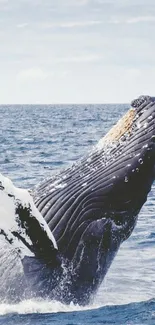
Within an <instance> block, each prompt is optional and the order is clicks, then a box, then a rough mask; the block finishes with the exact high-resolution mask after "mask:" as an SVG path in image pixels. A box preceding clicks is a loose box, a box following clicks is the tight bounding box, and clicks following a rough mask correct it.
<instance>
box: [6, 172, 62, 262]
mask: <svg viewBox="0 0 155 325" xmlns="http://www.w3.org/2000/svg"><path fill="white" fill-rule="evenodd" d="M0 234H1V235H3V236H4V238H5V239H6V241H7V242H9V243H10V244H11V245H13V247H14V248H15V249H16V250H17V251H18V253H19V254H20V256H21V258H24V256H35V257H36V258H38V259H41V260H42V261H44V260H45V262H48V263H49V262H52V260H53V262H54V261H55V259H56V256H57V244H56V241H55V238H54V236H53V234H52V233H51V231H50V229H49V227H48V225H47V224H46V221H45V220H44V218H43V217H42V215H41V214H40V212H39V211H38V210H37V208H36V207H35V205H34V202H33V198H32V197H31V195H30V194H29V192H28V191H27V190H23V189H19V188H16V187H15V186H14V185H13V183H12V182H11V181H10V180H9V179H8V178H6V177H4V176H3V175H1V174H0Z"/></svg>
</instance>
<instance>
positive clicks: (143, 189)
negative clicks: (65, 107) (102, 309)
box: [33, 96, 155, 304]
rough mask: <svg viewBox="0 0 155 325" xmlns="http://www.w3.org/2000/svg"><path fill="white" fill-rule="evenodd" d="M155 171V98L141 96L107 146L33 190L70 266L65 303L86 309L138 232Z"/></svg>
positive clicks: (63, 295) (59, 254)
mask: <svg viewBox="0 0 155 325" xmlns="http://www.w3.org/2000/svg"><path fill="white" fill-rule="evenodd" d="M154 166H155V99H154V98H153V97H149V96H141V97H139V98H138V99H136V100H134V101H133V102H132V104H131V110H130V111H129V113H127V115H126V117H125V118H124V119H123V121H122V123H121V124H120V125H118V127H115V129H113V131H112V132H111V133H109V135H107V136H106V137H105V138H104V140H103V144H101V145H100V146H98V147H95V148H94V150H93V152H92V153H90V154H89V155H88V156H86V157H85V158H84V159H82V160H81V161H80V162H78V163H77V164H75V165H74V166H72V168H69V169H67V170H65V171H62V173H60V174H59V175H57V176H55V178H51V179H49V180H46V181H45V182H43V183H42V184H40V185H39V186H38V187H37V188H36V189H35V190H34V192H33V197H34V202H35V204H36V206H37V208H38V209H39V211H40V212H41V214H42V216H43V217H44V218H45V220H46V222H47V224H48V226H49V228H50V229H51V231H52V233H53V235H54V237H55V239H56V242H57V245H58V251H57V257H58V259H59V261H60V268H61V261H64V263H65V265H67V269H68V271H67V273H68V279H69V280H68V283H65V281H64V291H63V293H61V298H62V300H64V301H65V302H70V301H73V302H75V303H80V304H85V303H88V302H89V300H90V297H91V295H92V294H93V293H95V292H96V290H97V288H98V287H99V285H100V284H101V282H102V281H103V278H104V276H105V274H106V272H107V270H108V268H109V266H110V264H111V262H112V260H113V258H114V256H115V255H116V253H117V251H118V249H119V247H120V244H121V243H122V242H123V241H124V240H126V239H127V238H128V237H129V236H130V234H131V233H132V231H133V229H134V227H135V224H136V221H137V216H138V213H139V211H140V209H141V207H142V206H143V204H144V203H145V201H146V200H147V195H148V193H149V192H150V190H151V185H152V183H153V181H154V178H155V173H154ZM43 244H44V243H43ZM48 258H49V259H50V256H48ZM131 262H132V261H131ZM58 268H59V267H58ZM59 271H60V270H59ZM60 274H61V271H60ZM60 277H61V275H60Z"/></svg>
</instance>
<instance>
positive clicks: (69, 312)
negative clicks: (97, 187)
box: [0, 104, 155, 325]
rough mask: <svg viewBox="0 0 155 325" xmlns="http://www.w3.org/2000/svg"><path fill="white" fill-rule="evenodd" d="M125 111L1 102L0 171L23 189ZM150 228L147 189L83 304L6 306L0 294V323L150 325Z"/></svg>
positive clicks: (152, 204)
mask: <svg viewBox="0 0 155 325" xmlns="http://www.w3.org/2000/svg"><path fill="white" fill-rule="evenodd" d="M128 108H129V105H114V104H107V105H5V106H4V105H1V106H0V124H1V125H0V143H1V145H0V172H1V173H2V174H3V175H5V176H7V177H9V178H10V179H11V180H12V181H13V183H14V184H15V185H16V186H19V187H22V188H30V189H31V188H33V187H34V186H35V185H36V184H37V183H38V182H40V181H41V180H43V179H44V178H47V177H49V176H51V175H52V174H54V173H56V172H58V171H59V170H61V169H62V168H66V167H68V166H70V165H71V164H72V163H73V162H74V161H76V160H78V159H80V158H81V157H82V156H84V155H85V154H86V153H88V152H89V151H90V150H91V148H92V147H93V145H95V144H96V143H97V142H98V141H99V139H100V138H101V137H102V136H103V135H104V134H105V133H106V132H107V131H108V130H109V128H110V127H111V126H112V125H113V124H115V123H116V121H117V120H118V119H119V118H120V117H121V116H122V115H123V114H124V113H125V112H126V111H127V109H128ZM154 225H155V187H154V186H153V188H152V191H151V193H150V194H149V197H148V200H147V202H146V204H145V205H144V207H143V208H142V210H141V213H140V215H139V218H138V222H137V225H136V228H135V230H134V231H133V233H132V235H131V237H130V238H129V239H128V240H127V241H126V242H124V243H123V244H122V246H121V248H120V250H119V252H118V254H117V256H116V258H115V260H114V261H113V263H112V266H111V268H110V270H109V272H108V273H107V276H106V278H105V279H104V281H103V283H102V285H101V287H100V288H99V290H98V293H97V294H96V296H95V297H94V300H93V302H92V304H91V305H88V306H85V307H80V306H78V305H76V306H75V305H73V304H70V305H69V306H66V305H63V304H62V303H60V302H58V301H50V300H47V299H46V300H43V299H39V300H35V299H32V300H24V301H21V302H20V303H18V304H9V303H8V302H7V301H6V300H4V301H3V299H1V297H0V324H6V325H7V324H9V325H18V324H23V325H28V324H33V325H35V324H40V325H50V324H54V325H59V324H61V325H83V324H96V325H99V324H117V325H121V324H122V325H124V324H128V325H132V324H138V325H142V324H150V325H151V324H153V325H154V324H155V229H154ZM0 250H1V248H0ZM2 267H3V265H0V268H2ZM10 276H11V270H10Z"/></svg>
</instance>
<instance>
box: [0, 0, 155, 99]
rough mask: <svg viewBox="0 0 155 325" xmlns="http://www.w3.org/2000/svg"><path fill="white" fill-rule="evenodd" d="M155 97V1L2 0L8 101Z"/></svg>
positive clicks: (1, 63)
mask: <svg viewBox="0 0 155 325" xmlns="http://www.w3.org/2000/svg"><path fill="white" fill-rule="evenodd" d="M141 94H148V95H155V1H154V0H147V1H146V0H0V104H55V103H127V102H130V101H131V100H132V99H133V98H135V97H137V96H139V95H141Z"/></svg>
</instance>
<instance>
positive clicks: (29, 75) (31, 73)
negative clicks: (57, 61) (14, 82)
mask: <svg viewBox="0 0 155 325" xmlns="http://www.w3.org/2000/svg"><path fill="white" fill-rule="evenodd" d="M48 76H49V74H48V73H46V72H45V71H43V70H42V69H40V68H30V69H24V70H21V71H20V72H19V73H18V75H17V79H18V80H20V81H27V80H28V81H29V80H31V81H36V80H39V81H40V80H45V79H46V78H47V77H48Z"/></svg>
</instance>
